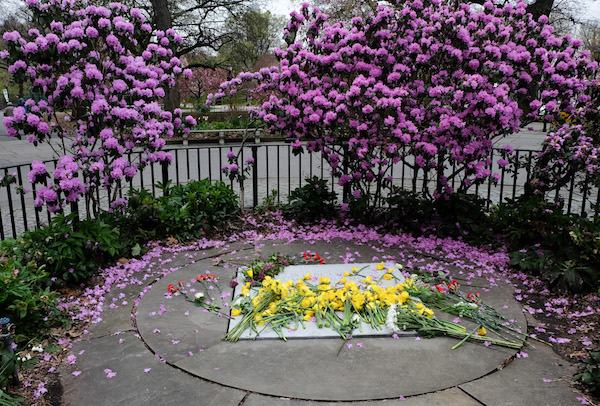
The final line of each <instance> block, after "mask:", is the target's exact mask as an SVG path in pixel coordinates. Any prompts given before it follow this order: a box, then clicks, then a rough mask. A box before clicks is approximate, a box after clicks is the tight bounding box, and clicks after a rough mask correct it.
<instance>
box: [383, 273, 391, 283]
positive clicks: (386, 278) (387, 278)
mask: <svg viewBox="0 0 600 406" xmlns="http://www.w3.org/2000/svg"><path fill="white" fill-rule="evenodd" d="M383 279H385V280H386V281H389V280H391V279H392V275H390V274H389V273H386V274H385V275H383Z"/></svg>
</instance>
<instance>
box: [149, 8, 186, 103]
mask: <svg viewBox="0 0 600 406" xmlns="http://www.w3.org/2000/svg"><path fill="white" fill-rule="evenodd" d="M150 1H151V3H152V9H153V10H154V27H155V28H156V29H157V30H161V31H166V30H168V29H169V28H172V27H173V16H171V11H169V5H168V2H167V0H150ZM175 48H176V45H175V44H174V43H171V50H172V51H173V53H175V52H176V51H177V49H175ZM164 103H165V110H167V111H170V112H173V110H175V109H176V108H178V107H179V104H180V97H179V83H178V82H175V86H173V87H171V88H166V89H165V98H164Z"/></svg>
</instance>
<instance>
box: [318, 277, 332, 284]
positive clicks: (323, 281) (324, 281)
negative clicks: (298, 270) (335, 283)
mask: <svg viewBox="0 0 600 406" xmlns="http://www.w3.org/2000/svg"><path fill="white" fill-rule="evenodd" d="M330 282H331V279H329V278H328V277H326V276H321V277H320V278H319V284H321V285H328V284H329V283H330Z"/></svg>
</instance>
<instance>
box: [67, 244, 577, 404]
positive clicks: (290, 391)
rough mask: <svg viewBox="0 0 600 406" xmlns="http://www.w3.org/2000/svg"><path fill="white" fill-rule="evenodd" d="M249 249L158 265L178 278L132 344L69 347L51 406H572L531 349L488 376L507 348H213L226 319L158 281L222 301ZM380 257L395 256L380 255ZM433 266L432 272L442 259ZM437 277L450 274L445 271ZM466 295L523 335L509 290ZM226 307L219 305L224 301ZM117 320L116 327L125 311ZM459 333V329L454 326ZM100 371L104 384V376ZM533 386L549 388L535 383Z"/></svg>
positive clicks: (558, 378) (544, 360)
mask: <svg viewBox="0 0 600 406" xmlns="http://www.w3.org/2000/svg"><path fill="white" fill-rule="evenodd" d="M338 243H339V245H340V247H342V246H343V241H341V240H340V241H339V242H338V241H336V242H335V243H332V242H322V241H319V242H316V243H315V244H314V245H310V248H308V246H307V245H306V244H305V243H300V242H298V243H291V244H285V242H271V243H269V242H267V243H265V245H263V246H262V247H260V248H259V249H260V250H261V251H262V254H263V255H265V256H267V255H269V254H271V253H272V252H276V251H277V250H279V249H280V248H282V247H284V248H285V251H287V252H290V253H292V252H296V253H298V252H301V251H302V250H306V249H310V250H311V251H313V252H314V251H317V252H319V253H321V254H322V255H323V252H326V251H328V250H329V251H328V252H330V254H333V253H334V250H333V249H331V247H332V246H333V245H336V246H337V245H338ZM261 244H262V243H261ZM261 244H258V245H254V246H252V245H247V246H245V247H240V246H238V247H236V248H237V249H234V250H233V251H231V252H228V253H227V252H225V251H223V255H219V262H215V261H213V258H211V259H205V260H200V259H199V258H197V256H196V258H194V259H192V261H195V263H193V264H192V263H189V265H187V266H186V261H185V260H182V259H181V258H179V257H177V256H173V257H172V259H173V261H172V262H171V263H170V265H172V266H174V267H177V268H178V269H177V270H175V272H173V273H172V274H169V275H166V276H164V277H162V278H160V279H159V280H157V281H153V282H152V283H151V286H152V289H151V290H149V291H147V292H146V294H145V295H144V296H143V297H142V298H141V300H140V303H139V306H138V314H137V315H136V317H135V319H136V322H137V328H138V331H139V333H140V337H141V338H142V340H140V339H138V337H136V335H135V334H134V333H133V332H131V331H129V332H124V333H121V334H119V335H111V336H103V337H98V338H90V337H89V336H87V337H86V340H85V341H81V342H79V343H77V344H75V346H74V347H73V350H72V353H73V354H75V355H77V361H76V363H75V364H74V365H68V366H67V367H66V368H63V369H64V370H63V371H62V372H61V381H62V384H63V387H64V397H63V403H62V404H65V405H82V404H93V405H100V406H104V405H128V406H129V405H133V406H138V405H147V404H194V405H201V406H204V405H206V406H208V405H223V406H240V405H243V406H258V405H261V406H313V405H314V406H317V405H323V406H334V405H335V404H339V401H344V402H348V403H345V404H348V405H353V406H369V405H372V406H388V405H389V406H401V405H407V406H426V405H427V406H429V405H434V406H435V405H460V406H477V405H484V406H500V405H552V406H554V405H575V404H579V402H578V401H577V400H576V397H577V394H575V393H573V392H571V390H570V388H569V382H570V380H571V376H572V373H573V367H572V366H570V365H567V364H565V361H563V360H562V359H560V358H559V357H558V356H556V355H555V354H554V353H553V352H552V351H551V349H550V348H546V347H545V346H543V344H536V348H535V349H532V348H525V349H523V350H522V351H524V352H527V353H528V354H529V357H528V358H524V359H523V358H520V359H515V360H514V361H512V362H510V363H508V364H507V365H506V366H504V368H503V369H502V370H500V371H498V369H499V367H500V366H503V365H504V363H505V361H506V360H507V359H511V357H514V355H515V353H516V352H517V350H510V349H506V348H501V347H494V346H491V347H489V348H486V347H485V346H484V345H482V344H478V343H472V342H467V343H464V344H463V345H461V346H460V347H459V348H458V349H456V350H454V351H452V350H450V348H451V347H452V346H453V345H454V344H456V343H457V340H455V339H451V338H444V337H438V338H435V339H418V338H416V337H401V338H399V339H397V340H394V339H392V338H390V337H365V338H359V339H353V340H349V341H347V342H344V341H343V340H341V339H329V338H324V339H310V340H309V339H301V340H290V341H288V342H283V341H281V340H257V341H249V340H245V341H243V342H237V343H229V342H224V341H222V340H221V338H222V336H223V335H224V334H225V331H226V329H227V319H226V318H224V317H220V318H219V317H215V316H214V315H212V314H208V313H205V312H203V311H202V310H201V309H199V308H197V307H195V306H194V305H193V303H190V302H187V301H185V300H183V298H181V297H175V298H172V299H167V298H166V296H165V292H166V288H167V286H168V284H169V283H177V282H178V281H179V280H184V281H186V283H187V281H189V283H190V286H193V285H192V282H191V281H192V280H195V277H196V276H197V275H198V274H199V273H202V272H206V270H209V271H210V272H212V273H214V274H215V275H217V276H218V277H219V278H221V281H222V283H221V286H222V287H223V291H224V293H232V289H231V288H230V287H229V284H228V283H226V282H228V281H229V279H227V278H231V277H232V276H233V275H235V269H236V268H237V266H241V265H243V263H244V262H245V261H248V260H249V259H251V258H253V257H254V255H255V254H256V253H257V248H258V246H260V245H261ZM275 244H285V245H275ZM350 247H352V248H351V249H350V250H351V251H352V252H353V251H354V246H352V245H347V248H350ZM372 249H374V248H373V247H365V250H364V251H362V252H364V253H365V254H366V253H367V252H369V251H371V250H372ZM280 251H281V250H280ZM342 252H344V251H343V250H340V251H339V253H340V254H341V253H342ZM337 253H338V252H336V254H337ZM385 253H386V254H389V253H391V255H399V253H398V252H393V251H392V250H388V249H386V251H385ZM187 254H188V255H189V253H187ZM415 254H418V253H415ZM181 255H186V253H181ZM379 255H382V254H379ZM341 257H343V255H338V257H337V258H339V261H340V262H341V261H342V260H344V259H347V258H344V259H342V258H341ZM382 257H383V256H382ZM188 259H189V258H188ZM335 261H336V260H334V259H333V258H332V259H331V262H335ZM437 261H438V262H439V264H442V265H443V261H442V260H437ZM237 262H240V263H239V264H238V263H237ZM399 262H400V261H399ZM448 262H450V261H448ZM215 265H217V266H215ZM161 266H163V267H164V266H169V263H166V264H162V265H161ZM447 267H448V268H450V269H451V267H452V265H448V266H447ZM471 282H472V283H473V285H479V282H480V280H479V278H471ZM481 282H483V279H482V280H481ZM488 284H489V283H488ZM499 284H500V283H499ZM500 285H504V284H503V283H502V284H500ZM139 289H140V291H141V290H142V289H143V287H142V286H139ZM472 289H473V290H474V291H480V292H481V295H482V298H483V299H484V300H485V301H486V302H488V303H490V304H491V305H492V306H494V307H495V308H497V309H499V310H502V312H503V313H506V315H507V316H508V317H509V318H511V319H515V320H516V322H517V324H519V325H521V326H525V319H524V317H523V313H522V309H521V307H520V304H519V303H518V302H516V301H515V300H514V299H513V297H512V293H513V292H512V290H511V289H510V286H509V287H506V286H500V287H494V288H492V289H489V290H488V289H481V290H480V289H479V288H476V287H475V286H473V288H472ZM130 295H131V296H130ZM134 296H135V289H132V291H131V292H129V291H128V292H127V298H128V299H129V297H134ZM230 299H231V297H230V296H227V297H225V301H228V300H230ZM504 306H506V308H505V307H504ZM163 309H164V311H163ZM159 312H161V314H160V317H158V316H159V314H158V313H159ZM118 313H119V315H120V316H119V317H118V319H124V315H125V314H126V312H123V313H121V312H118ZM150 313H153V314H154V315H150ZM186 313H187V314H186ZM122 321H124V320H122ZM102 323H104V322H102ZM102 323H101V324H102ZM463 323H464V324H465V326H467V323H466V321H463ZM117 326H118V324H117V325H114V326H113V327H114V328H107V327H105V328H104V331H105V333H110V332H111V331H113V330H115V329H116V327H117ZM90 330H91V329H90ZM155 330H157V331H159V332H155ZM121 340H123V341H121ZM417 340H418V341H417ZM359 343H360V344H362V345H360V346H359V345H358V344H359ZM348 344H350V345H351V347H350V348H349V347H348ZM340 348H341V352H340V353H339V355H337V353H338V350H339V349H340ZM80 351H84V352H82V353H80ZM157 356H160V357H161V358H163V359H164V360H165V362H161V361H160V360H159V359H157ZM146 368H151V370H150V372H148V373H144V369H146ZM107 369H110V371H113V372H114V373H116V376H115V377H114V378H107V373H106V372H105V370H107ZM76 370H78V371H82V372H81V375H80V376H78V377H75V376H73V375H71V373H72V372H73V371H76ZM543 378H544V379H551V380H552V382H548V383H546V382H544V381H543V380H542V379H543ZM401 397H403V398H405V400H404V399H400V398H401Z"/></svg>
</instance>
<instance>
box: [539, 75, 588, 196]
mask: <svg viewBox="0 0 600 406" xmlns="http://www.w3.org/2000/svg"><path fill="white" fill-rule="evenodd" d="M587 93H588V94H589V95H590V101H589V102H588V103H586V104H585V105H582V106H580V107H579V108H578V109H577V110H576V111H575V112H573V113H572V114H569V115H566V114H563V115H562V117H559V118H558V120H556V123H555V128H553V130H552V131H551V132H550V133H549V134H548V136H547V137H546V139H545V140H544V143H543V148H542V153H541V154H540V155H539V156H538V157H537V161H536V165H535V167H534V170H533V176H532V180H531V182H530V185H528V187H529V189H530V192H531V193H535V194H540V195H544V194H548V193H549V192H551V191H554V190H557V189H559V188H561V187H565V186H569V187H571V185H573V187H576V188H577V189H578V191H579V192H580V193H581V194H582V195H585V196H586V198H588V199H594V198H595V196H596V195H595V194H593V193H592V192H595V193H597V190H598V188H600V162H599V161H598V157H599V156H600V117H599V114H600V84H599V82H598V80H596V81H595V83H594V84H593V86H590V87H589V88H588V92H587ZM594 187H595V188H596V190H595V191H594V190H593V188H594ZM592 202H593V203H595V201H594V200H592ZM596 203H597V202H596Z"/></svg>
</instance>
